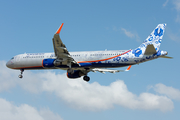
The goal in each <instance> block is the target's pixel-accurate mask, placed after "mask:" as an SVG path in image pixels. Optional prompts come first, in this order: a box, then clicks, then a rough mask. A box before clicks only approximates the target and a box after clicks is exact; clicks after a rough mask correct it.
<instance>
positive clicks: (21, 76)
mask: <svg viewBox="0 0 180 120" xmlns="http://www.w3.org/2000/svg"><path fill="white" fill-rule="evenodd" d="M20 71H21V74H20V75H19V76H18V77H19V78H23V75H22V74H23V72H24V69H20Z"/></svg>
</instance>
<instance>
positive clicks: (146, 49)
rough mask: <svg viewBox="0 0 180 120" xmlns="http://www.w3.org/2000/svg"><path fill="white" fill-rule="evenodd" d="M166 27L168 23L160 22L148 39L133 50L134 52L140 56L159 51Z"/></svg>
mask: <svg viewBox="0 0 180 120" xmlns="http://www.w3.org/2000/svg"><path fill="white" fill-rule="evenodd" d="M165 27H166V24H159V25H158V26H157V27H156V28H155V29H154V30H153V31H152V33H151V34H150V35H149V36H148V37H147V38H146V40H145V41H144V42H143V43H142V44H141V45H140V46H139V47H138V48H137V49H135V50H133V53H134V54H135V55H136V54H137V55H138V56H139V55H140V54H153V53H157V52H158V51H159V48H160V45H161V40H162V38H163V35H164V30H165Z"/></svg>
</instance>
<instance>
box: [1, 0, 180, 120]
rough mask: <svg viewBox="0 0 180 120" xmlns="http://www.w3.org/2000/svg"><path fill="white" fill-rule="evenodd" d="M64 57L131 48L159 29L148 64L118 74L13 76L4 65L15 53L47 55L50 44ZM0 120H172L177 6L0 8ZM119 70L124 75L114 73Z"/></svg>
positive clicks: (109, 1) (130, 2)
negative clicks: (156, 51)
mask: <svg viewBox="0 0 180 120" xmlns="http://www.w3.org/2000/svg"><path fill="white" fill-rule="evenodd" d="M61 23H64V26H63V28H62V30H61V33H60V37H61V39H62V41H63V42H64V44H65V45H66V47H67V48H68V51H70V52H71V51H94V50H105V49H107V50H129V49H135V48H137V47H138V46H139V45H140V44H141V43H142V42H143V41H144V40H145V39H146V38H147V36H148V35H149V34H150V33H151V32H152V30H153V29H154V28H155V27H156V26H157V25H158V24H160V23H166V24H167V27H166V30H165V35H164V37H163V40H162V43H161V47H160V49H161V50H165V51H168V56H171V57H173V59H162V58H159V59H156V60H153V61H149V62H145V63H142V64H139V65H134V66H132V68H131V70H130V71H129V72H123V73H116V74H111V73H106V74H101V73H89V76H90V77H91V80H90V82H89V83H86V82H84V81H83V79H82V78H80V79H75V80H70V79H68V78H67V77H66V71H63V70H47V71H45V70H44V71H43V70H42V71H38V70H36V71H25V72H24V78H23V79H19V78H18V75H19V74H20V71H19V70H18V71H17V70H12V69H8V68H6V66H5V64H6V62H7V61H8V60H9V59H10V58H11V57H13V56H15V55H17V54H21V53H25V52H26V53H42V52H53V50H54V49H53V44H52V37H53V35H54V33H55V32H56V30H57V29H58V27H59V26H60V25H61ZM0 43H1V44H0V119H2V120H12V119H13V120H32V119H34V120H35V119H36V120H72V119H73V120H84V119H86V120H100V119H103V120H110V119H111V120H119V119H126V120H132V119H133V120H144V119H146V120H159V119H163V120H169V119H172V120H179V119H180V115H179V113H180V77H179V63H180V62H179V59H180V55H179V47H180V0H149V1H147V0H146V1H145V0H124V1H122V0H121V1H120V0H90V1H84V0H43V1H40V0H31V1H24V0H1V1H0ZM117 69H120V70H121V69H126V68H117Z"/></svg>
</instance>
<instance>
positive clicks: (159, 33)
mask: <svg viewBox="0 0 180 120" xmlns="http://www.w3.org/2000/svg"><path fill="white" fill-rule="evenodd" d="M154 35H155V36H159V37H161V36H162V35H163V30H162V29H161V28H156V29H155V31H154Z"/></svg>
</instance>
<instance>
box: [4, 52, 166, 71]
mask: <svg viewBox="0 0 180 120" xmlns="http://www.w3.org/2000/svg"><path fill="white" fill-rule="evenodd" d="M132 52H133V51H132V50H112V51H107V50H105V51H84V52H70V55H71V57H72V58H73V59H74V60H75V61H77V63H78V64H79V65H80V66H77V65H72V68H73V69H75V70H76V69H82V68H83V69H84V68H86V67H88V68H113V67H124V66H129V65H134V64H139V63H141V62H145V61H148V60H151V59H155V58H157V57H159V56H163V55H166V54H167V52H165V51H160V54H159V55H157V54H154V55H149V56H147V55H143V56H135V55H134V53H132ZM56 59H57V58H56V56H55V54H54V53H25V54H20V55H16V56H14V57H13V58H12V59H11V60H9V61H8V62H7V64H6V65H7V67H9V68H12V69H68V66H67V65H66V63H63V61H62V62H61V64H58V65H56V66H54V65H53V66H52V64H54V62H55V60H56ZM46 61H48V62H46ZM50 62H52V64H51V63H50Z"/></svg>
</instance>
